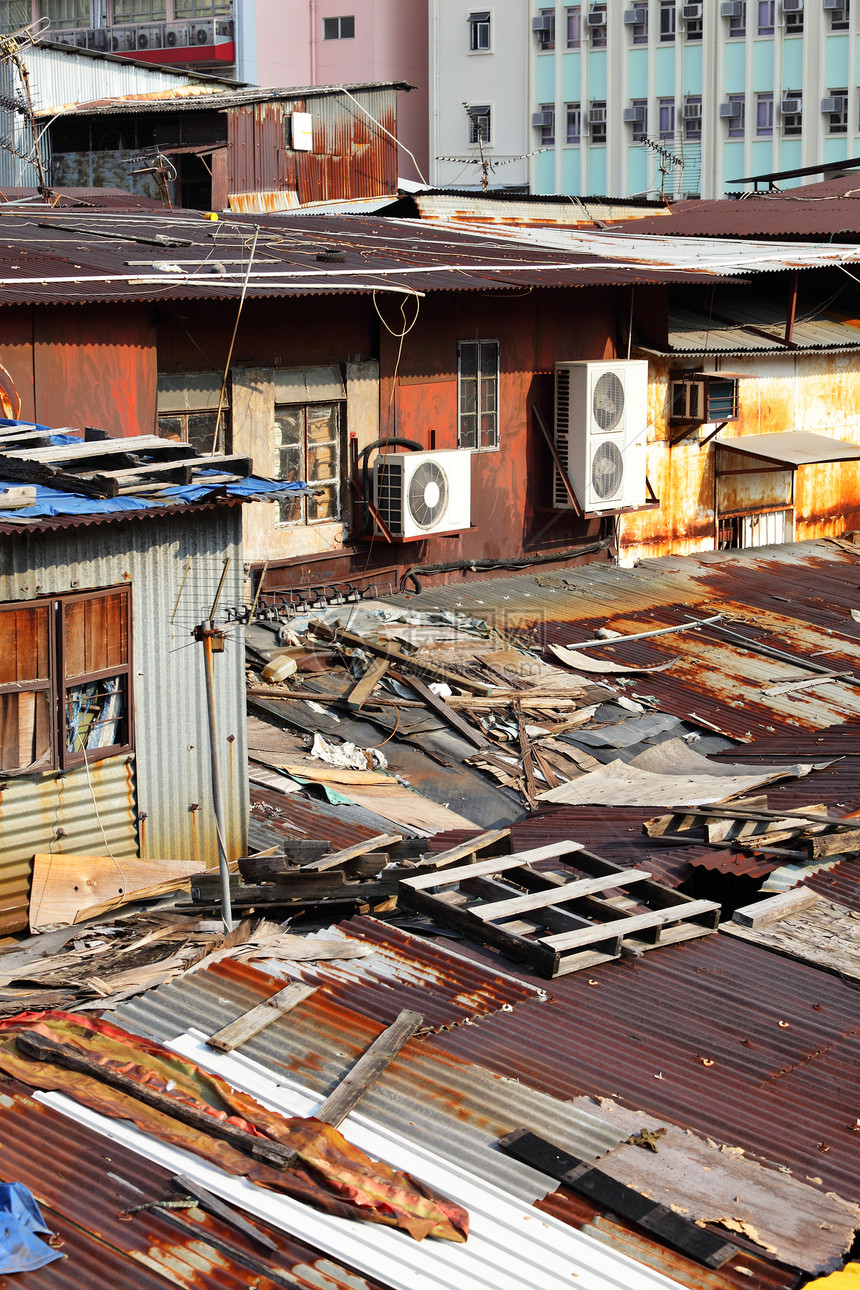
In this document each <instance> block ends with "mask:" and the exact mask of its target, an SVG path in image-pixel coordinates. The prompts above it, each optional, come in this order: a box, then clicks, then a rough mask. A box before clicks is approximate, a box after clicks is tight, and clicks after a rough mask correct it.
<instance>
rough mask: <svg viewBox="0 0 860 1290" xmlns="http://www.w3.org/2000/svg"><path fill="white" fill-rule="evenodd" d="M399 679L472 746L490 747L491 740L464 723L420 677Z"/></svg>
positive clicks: (467, 723) (413, 676)
mask: <svg viewBox="0 0 860 1290" xmlns="http://www.w3.org/2000/svg"><path fill="white" fill-rule="evenodd" d="M397 679H398V680H401V681H402V682H403V684H404V685H408V686H409V687H410V689H412V690H414V691H415V693H416V694H417V695H418V697H419V698H420V699H422V700H423V701H424V703H426V705H427V707H428V708H430V710H431V711H432V712H435V713H436V716H437V717H441V718H442V720H443V721H444V722H445V724H446V725H448V726H450V727H451V729H452V730H454V731H455V732H456V733H457V734H458V735H461V736H462V737H463V738H464V739H466V740H468V742H469V743H470V744H473V745H474V746H475V747H476V748H480V749H483V748H487V747H488V746H489V740H488V739H487V737H486V735H484V734H482V733H481V731H479V730H477V729H476V728H475V727H474V726H472V725H470V724H469V722H468V721H464V720H463V718H462V717H461V716H460V715H459V713H457V712H455V711H454V709H453V708H450V707H449V706H448V704H447V703H446V702H445V700H444V699H442V698H440V696H439V695H438V694H436V693H435V692H434V691H433V690H431V689H430V686H429V685H425V684H424V682H423V681H422V680H421V678H420V677H419V676H415V675H414V673H413V674H412V675H411V676H405V677H398V678H397Z"/></svg>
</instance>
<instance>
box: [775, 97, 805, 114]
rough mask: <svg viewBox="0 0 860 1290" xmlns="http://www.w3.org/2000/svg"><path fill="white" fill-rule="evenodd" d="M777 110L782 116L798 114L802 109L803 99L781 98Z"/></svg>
mask: <svg viewBox="0 0 860 1290" xmlns="http://www.w3.org/2000/svg"><path fill="white" fill-rule="evenodd" d="M779 110H780V112H781V113H782V115H783V116H798V115H799V114H800V113H801V112H802V111H803V99H783V100H782V102H781V103H780V105H779Z"/></svg>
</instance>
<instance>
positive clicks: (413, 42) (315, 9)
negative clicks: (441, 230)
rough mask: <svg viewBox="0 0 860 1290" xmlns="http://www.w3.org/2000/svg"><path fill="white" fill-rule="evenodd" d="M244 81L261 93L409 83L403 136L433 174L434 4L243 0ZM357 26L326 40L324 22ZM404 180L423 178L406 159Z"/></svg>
mask: <svg viewBox="0 0 860 1290" xmlns="http://www.w3.org/2000/svg"><path fill="white" fill-rule="evenodd" d="M236 9H237V18H238V26H239V31H238V32H237V38H238V45H239V48H238V56H239V58H238V61H239V66H238V68H237V72H238V75H239V76H240V77H241V78H242V79H243V80H249V81H253V82H254V83H256V84H258V85H284V86H289V85H337V84H342V83H344V82H346V83H349V82H355V81H407V82H409V84H411V85H414V86H416V89H414V90H412V91H411V92H410V93H408V94H401V95H400V96H399V98H398V103H397V121H398V136H399V138H400V139H401V141H402V142H403V143H404V144H405V145H406V147H408V148H409V149H410V150H411V151H412V152H413V153H414V154H415V157H416V159H417V161H418V164H419V166H420V169H421V171H422V172H423V174H424V175H425V176H426V175H427V174H428V168H429V167H428V157H429V115H428V97H429V96H428V75H429V71H428V36H427V32H428V15H427V0H257V3H256V4H249V3H248V0H244V4H243V0H237V4H236ZM348 16H349V17H354V18H355V36H354V37H352V38H348V39H345V40H323V19H324V18H341V17H348ZM399 173H400V175H402V176H403V177H404V178H407V179H418V178H420V176H419V175H418V173H417V172H416V170H415V166H414V165H413V163H412V161H411V160H410V158H409V156H408V154H407V153H406V152H403V151H401V154H400V166H399Z"/></svg>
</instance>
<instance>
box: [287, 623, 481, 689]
mask: <svg viewBox="0 0 860 1290" xmlns="http://www.w3.org/2000/svg"><path fill="white" fill-rule="evenodd" d="M308 629H309V631H311V632H313V634H314V635H315V636H319V637H321V638H322V640H325V641H331V642H332V643H334V644H340V645H345V646H346V647H347V648H348V649H360V650H364V651H365V652H366V653H369V654H376V655H378V656H379V657H380V658H387V659H388V661H389V662H390V663H394V664H395V665H396V666H397V667H398V668H402V669H403V670H404V671H406V672H410V673H414V672H420V673H421V675H422V676H429V677H430V678H431V679H432V680H434V681H444V682H445V683H446V685H451V686H457V687H458V688H459V689H461V690H474V691H475V692H476V693H477V694H492V693H493V690H494V689H495V686H492V685H487V684H486V683H485V682H484V681H476V680H474V679H473V678H472V677H470V676H460V674H459V673H458V672H449V671H448V669H447V668H446V667H440V666H439V664H437V663H431V662H430V661H429V660H427V659H423V658H416V657H414V656H412V655H409V654H404V653H403V651H402V650H399V649H398V648H397V647H396V646H395V645H380V644H379V642H378V641H374V640H369V639H368V638H367V637H365V636H356V635H355V634H354V633H353V632H348V631H345V630H344V629H343V628H342V627H340V625H338V626H336V627H330V626H329V624H328V623H324V622H321V621H320V620H319V619H318V618H315V619H313V621H312V622H310V623H309V624H308Z"/></svg>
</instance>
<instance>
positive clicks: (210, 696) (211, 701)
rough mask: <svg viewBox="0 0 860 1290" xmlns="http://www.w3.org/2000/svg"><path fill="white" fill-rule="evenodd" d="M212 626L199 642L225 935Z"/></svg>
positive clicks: (227, 917)
mask: <svg viewBox="0 0 860 1290" xmlns="http://www.w3.org/2000/svg"><path fill="white" fill-rule="evenodd" d="M213 631H214V626H213V624H212V622H211V621H210V622H207V623H203V624H202V627H200V628H198V632H199V636H198V639H199V640H201V641H202V642H203V659H204V662H205V666H206V706H207V708H208V711H209V744H210V753H211V767H212V800H213V804H214V808H215V831H216V833H217V835H218V871H219V874H220V877H221V917H222V919H223V920H224V930H225V932H232V930H233V907H232V904H231V901H230V870H229V868H228V867H227V846H226V843H225V841H224V813H223V811H222V809H221V776H220V774H219V772H218V744H217V737H218V732H217V729H216V726H215V689H214V685H213V681H212V633H213Z"/></svg>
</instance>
